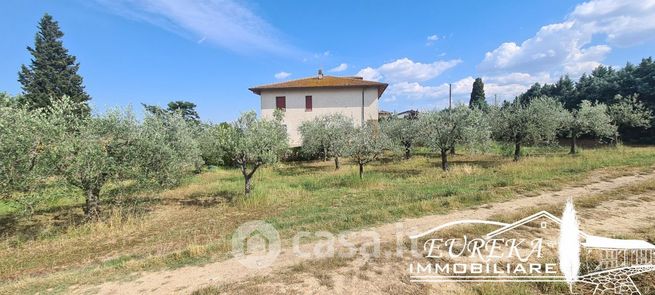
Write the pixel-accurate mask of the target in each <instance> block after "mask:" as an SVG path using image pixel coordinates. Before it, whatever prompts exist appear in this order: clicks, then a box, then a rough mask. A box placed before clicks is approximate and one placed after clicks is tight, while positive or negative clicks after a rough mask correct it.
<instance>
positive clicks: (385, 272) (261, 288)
mask: <svg viewBox="0 0 655 295" xmlns="http://www.w3.org/2000/svg"><path fill="white" fill-rule="evenodd" d="M652 179H655V173H650V174H647V175H631V176H624V177H619V178H615V179H610V180H602V178H601V177H596V178H595V179H590V180H589V183H590V184H588V185H585V186H578V187H568V188H565V189H562V190H559V191H554V192H545V193H542V194H539V195H537V196H534V197H524V198H519V199H514V200H511V201H507V202H503V203H494V204H490V205H486V206H484V207H479V208H473V209H466V210H460V211H456V212H452V213H449V214H445V215H433V216H425V217H421V218H413V219H406V220H403V221H401V222H399V223H393V224H386V225H382V226H379V227H376V228H371V229H365V230H362V231H361V232H363V231H369V230H373V231H375V232H377V233H378V234H379V235H380V237H381V241H382V243H383V244H394V243H396V241H397V235H398V231H399V225H402V229H401V230H402V232H403V233H404V234H405V236H407V235H408V234H413V233H418V232H422V231H425V230H428V229H430V228H433V227H434V226H436V225H440V224H444V223H447V222H451V221H457V220H464V219H479V220H484V219H488V218H489V217H491V216H497V215H499V214H515V213H517V212H521V211H522V210H528V209H529V208H534V207H538V206H552V205H558V204H562V203H564V202H565V201H566V199H567V198H569V197H573V198H580V197H583V196H585V195H591V194H598V193H601V192H606V191H611V190H615V189H618V188H621V187H623V186H627V185H633V184H636V183H639V182H642V181H648V180H652ZM650 200H655V194H654V193H652V192H649V193H646V194H644V195H640V196H632V197H629V198H626V199H622V200H612V201H607V202H604V203H602V204H601V205H599V206H596V207H594V208H582V209H580V210H579V212H580V213H579V216H580V219H581V224H582V225H581V229H582V230H583V231H586V232H588V233H590V234H594V235H607V234H608V232H607V230H610V229H611V233H612V235H617V233H621V232H623V231H625V232H626V233H628V232H631V231H633V230H634V229H636V228H639V227H642V228H643V227H645V226H650V225H652V212H655V202H652V201H650ZM608 225H611V228H606V227H607V226H608ZM357 236H360V235H357ZM361 236H366V235H361ZM350 242H352V243H355V244H361V243H365V242H368V240H364V239H362V240H359V241H358V240H350ZM315 247H317V244H316V243H308V244H304V245H302V246H301V250H302V251H303V252H304V253H311V252H312V250H313V249H314V248H315ZM336 250H337V251H338V250H339V249H336ZM405 259H407V258H397V257H393V258H392V257H387V258H370V257H357V258H351V259H344V258H323V259H312V258H311V257H310V258H306V257H299V256H297V255H295V254H294V252H293V251H292V249H288V248H284V249H283V250H282V252H281V254H280V256H279V257H278V258H277V259H276V260H275V262H274V263H273V264H272V265H270V266H268V267H266V268H262V269H249V268H246V267H244V266H243V265H242V264H241V263H240V262H239V261H238V260H236V259H228V260H225V261H219V262H215V263H211V264H207V265H204V266H189V267H183V268H179V269H174V270H165V271H159V272H147V273H143V274H142V275H141V276H140V277H139V278H138V279H136V280H133V281H128V282H106V283H104V284H101V285H99V286H81V287H73V288H71V289H69V291H70V292H71V293H76V294H81V293H85V292H88V291H92V292H93V291H97V292H98V293H99V294H188V293H191V292H192V291H194V290H198V289H201V288H203V287H208V286H219V287H218V289H216V290H217V291H216V292H227V293H237V294H239V293H241V294H257V293H261V294H276V293H278V294H294V293H295V294H358V293H361V294H364V293H366V294H422V293H423V294H427V293H430V294H435V293H436V294H476V293H477V294H481V293H479V292H480V291H479V290H472V289H470V288H469V287H466V286H462V285H458V284H439V285H438V286H435V285H421V284H414V283H409V278H408V277H407V275H406V267H407V263H406V261H405ZM335 260H337V261H335ZM212 290H214V289H213V288H212ZM208 293H209V294H212V293H213V292H208ZM483 293H486V292H483ZM498 294H500V293H498Z"/></svg>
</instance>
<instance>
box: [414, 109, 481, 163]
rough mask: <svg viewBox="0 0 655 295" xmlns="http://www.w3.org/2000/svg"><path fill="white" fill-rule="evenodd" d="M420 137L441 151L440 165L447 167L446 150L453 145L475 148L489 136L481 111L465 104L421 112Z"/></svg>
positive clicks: (435, 149)
mask: <svg viewBox="0 0 655 295" xmlns="http://www.w3.org/2000/svg"><path fill="white" fill-rule="evenodd" d="M419 120H420V126H421V130H422V132H421V136H422V137H423V138H424V140H425V142H426V144H427V146H429V147H430V148H432V149H433V150H434V151H436V152H439V153H440V154H441V168H442V169H443V170H444V171H445V170H448V155H447V152H448V151H449V150H450V149H451V148H453V147H454V146H455V145H460V144H461V145H467V146H469V147H477V146H482V145H484V144H485V143H486V142H487V141H488V140H489V138H490V135H491V129H490V127H489V124H488V122H487V120H486V118H485V116H484V113H483V112H482V111H481V110H480V109H477V108H474V109H469V108H467V107H466V106H464V105H459V106H456V107H454V108H452V109H444V110H440V111H432V112H427V113H423V114H422V115H421V116H420V117H419Z"/></svg>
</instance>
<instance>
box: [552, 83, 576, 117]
mask: <svg viewBox="0 0 655 295" xmlns="http://www.w3.org/2000/svg"><path fill="white" fill-rule="evenodd" d="M550 95H551V96H552V97H554V98H556V99H557V100H559V101H560V102H561V103H562V104H564V107H565V108H566V109H568V110H572V109H574V108H575V107H577V106H576V105H571V104H570V102H571V101H572V100H573V98H574V97H575V95H576V92H575V83H574V82H573V80H571V78H570V77H569V75H564V76H563V77H560V78H559V80H557V82H556V83H555V87H554V89H553V93H552V94H550Z"/></svg>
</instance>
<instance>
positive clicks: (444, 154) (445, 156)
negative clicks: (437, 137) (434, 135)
mask: <svg viewBox="0 0 655 295" xmlns="http://www.w3.org/2000/svg"><path fill="white" fill-rule="evenodd" d="M441 169H442V170H443V171H448V169H449V167H448V150H445V149H442V150H441Z"/></svg>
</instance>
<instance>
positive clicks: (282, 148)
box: [225, 110, 289, 195]
mask: <svg viewBox="0 0 655 295" xmlns="http://www.w3.org/2000/svg"><path fill="white" fill-rule="evenodd" d="M274 117H275V118H274V119H272V120H269V119H262V118H257V114H256V113H255V112H247V113H243V114H242V115H241V117H239V119H237V121H235V122H234V123H232V128H229V129H227V131H226V132H225V136H226V138H225V144H226V146H225V151H226V153H227V154H228V155H229V157H230V158H231V159H233V160H234V163H236V164H237V165H238V166H239V168H240V169H241V173H242V174H243V178H244V181H245V194H246V195H248V194H250V191H251V179H252V176H253V175H254V174H255V172H256V171H257V169H258V168H259V167H260V166H262V165H265V164H270V163H275V162H277V161H278V160H279V159H280V157H281V156H282V155H283V154H284V153H285V152H286V151H287V149H288V147H289V144H288V138H287V131H286V128H285V126H284V125H283V124H282V118H283V113H282V112H281V111H279V110H278V111H276V112H275V115H274Z"/></svg>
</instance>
